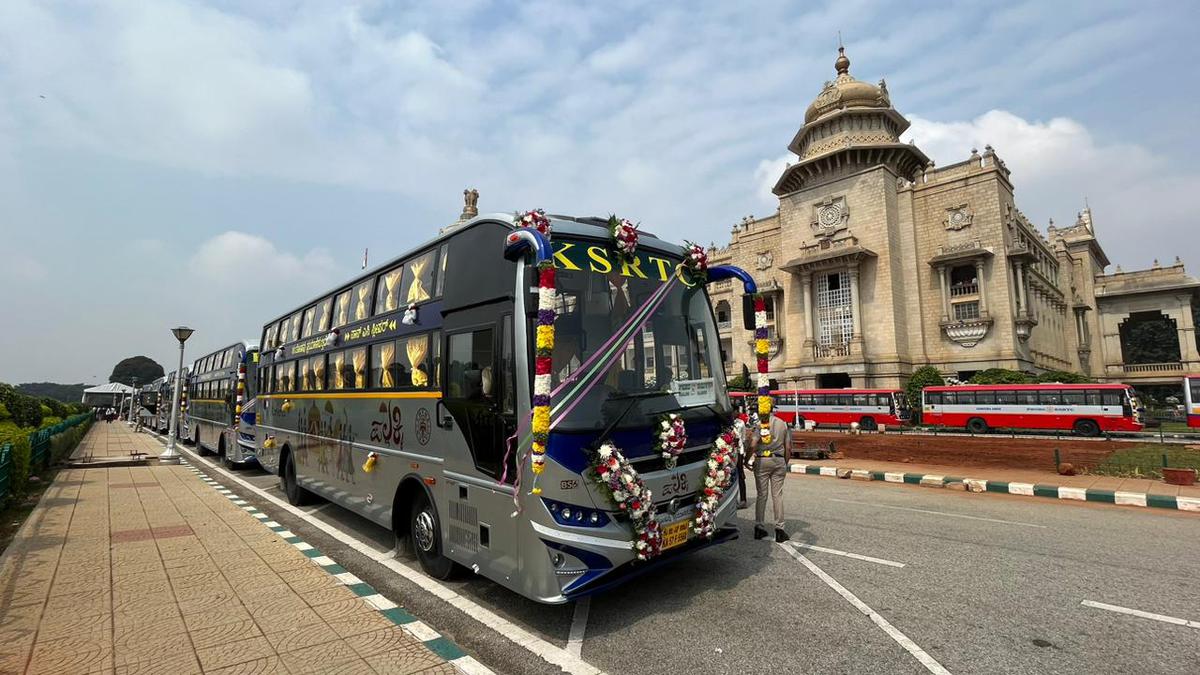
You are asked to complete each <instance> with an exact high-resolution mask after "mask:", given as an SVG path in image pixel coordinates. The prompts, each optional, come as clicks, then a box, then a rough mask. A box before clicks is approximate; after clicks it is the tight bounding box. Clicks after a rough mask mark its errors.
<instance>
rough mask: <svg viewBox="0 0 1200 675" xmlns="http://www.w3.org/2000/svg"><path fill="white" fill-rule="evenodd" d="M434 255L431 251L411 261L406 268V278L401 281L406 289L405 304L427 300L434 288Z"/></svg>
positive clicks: (402, 286) (401, 284)
mask: <svg viewBox="0 0 1200 675" xmlns="http://www.w3.org/2000/svg"><path fill="white" fill-rule="evenodd" d="M433 257H434V252H433V251H430V252H429V253H426V254H425V255H423V256H421V257H419V258H417V259H415V260H413V261H411V262H409V263H408V265H407V266H406V267H405V268H404V279H403V281H402V282H401V283H400V286H401V288H403V289H404V304H406V305H407V304H412V303H414V302H425V301H426V300H428V299H429V298H430V297H431V296H430V293H431V292H432V290H433Z"/></svg>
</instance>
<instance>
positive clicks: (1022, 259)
mask: <svg viewBox="0 0 1200 675" xmlns="http://www.w3.org/2000/svg"><path fill="white" fill-rule="evenodd" d="M834 68H835V70H836V73H837V76H836V78H835V79H834V80H833V81H831V82H826V83H825V86H824V87H823V88H822V89H821V91H820V93H819V94H817V97H816V99H815V100H814V101H813V102H812V105H810V106H809V107H808V109H807V111H806V112H805V115H804V124H803V125H802V126H801V127H800V129H799V131H797V132H796V135H795V137H794V138H793V139H792V140H791V143H790V144H789V145H788V149H789V150H790V151H791V152H792V153H794V154H795V155H796V159H795V160H794V161H792V162H790V163H789V164H788V166H787V168H786V169H784V171H783V173H782V174H781V175H780V176H779V179H778V181H776V183H775V186H774V189H773V192H774V193H775V195H776V196H777V197H778V198H779V209H778V211H777V212H776V213H774V214H772V215H769V216H766V217H762V218H753V217H747V218H745V219H743V221H742V222H741V223H739V224H737V225H735V226H734V228H733V232H732V234H731V239H730V242H729V244H728V245H727V246H724V247H716V248H713V249H712V250H710V252H709V253H710V258H711V264H724V263H732V264H735V265H739V266H741V267H743V268H745V269H747V270H751V271H752V272H753V273H754V274H755V276H756V278H757V279H758V281H759V285H760V288H761V289H762V290H763V291H764V292H765V293H766V295H767V298H768V307H769V309H768V320H769V322H770V324H771V325H770V328H769V333H770V345H771V349H770V373H771V376H772V377H773V378H775V379H777V380H778V381H779V383H780V386H798V387H805V388H810V387H849V386H853V387H899V386H902V385H903V384H904V382H905V381H906V380H907V379H908V377H909V375H910V374H911V373H912V372H913V370H915V369H916V368H919V367H921V366H925V365H933V366H935V367H937V368H938V369H939V370H940V371H941V372H942V373H943V375H946V376H949V377H957V378H961V379H966V378H968V377H970V375H972V374H974V373H975V372H978V371H980V370H984V369H987V368H997V367H998V368H1008V369H1013V370H1021V371H1026V372H1030V373H1039V372H1044V371H1051V370H1065V371H1074V372H1080V373H1084V374H1086V375H1089V376H1091V377H1094V378H1096V379H1100V380H1109V381H1126V382H1131V383H1144V384H1169V383H1178V382H1179V381H1180V377H1181V376H1182V375H1183V374H1184V373H1197V372H1200V354H1198V351H1197V342H1196V332H1195V324H1194V321H1193V316H1194V312H1193V308H1194V307H1195V306H1196V305H1197V294H1198V293H1200V280H1197V279H1195V278H1193V277H1191V276H1189V275H1188V274H1187V273H1186V272H1185V270H1184V267H1183V264H1182V263H1181V262H1179V260H1178V259H1176V262H1175V264H1172V265H1168V266H1161V265H1158V264H1157V263H1156V264H1155V267H1153V268H1151V269H1148V270H1139V271H1136V272H1124V271H1121V270H1120V268H1117V271H1116V272H1113V273H1108V272H1106V270H1107V268H1108V267H1109V265H1110V263H1109V259H1108V256H1107V255H1106V253H1105V251H1104V248H1103V247H1102V246H1101V243H1100V240H1099V239H1098V238H1097V235H1096V228H1095V225H1094V223H1093V221H1092V213H1091V211H1090V209H1087V208H1085V209H1084V210H1083V211H1081V212H1080V213H1079V214H1078V216H1077V219H1076V221H1075V223H1074V224H1072V225H1071V226H1069V227H1065V228H1056V227H1054V226H1053V225H1051V226H1050V227H1048V228H1047V229H1046V231H1045V232H1042V231H1041V230H1039V229H1038V228H1037V227H1036V226H1035V225H1034V224H1033V223H1031V222H1030V221H1029V220H1028V219H1027V218H1026V217H1025V216H1024V215H1023V214H1022V213H1021V211H1020V210H1019V209H1018V208H1017V205H1016V201H1015V199H1014V195H1013V182H1012V177H1011V174H1010V171H1009V169H1008V168H1007V167H1006V166H1005V163H1004V161H1003V160H1002V159H1001V158H1000V156H999V154H998V153H997V151H996V150H995V149H993V148H992V147H991V146H986V147H984V148H983V152H982V153H980V152H979V151H978V150H974V149H973V150H971V153H970V155H969V156H968V157H966V158H965V159H964V160H963V161H961V162H958V163H955V164H950V165H948V166H942V167H935V166H934V164H933V162H932V161H931V160H930V159H929V158H928V157H927V156H926V155H925V154H924V153H923V152H921V149H920V148H918V147H917V146H916V145H914V144H912V143H911V142H908V143H906V142H903V141H901V140H900V136H901V134H903V133H904V131H905V130H906V129H907V128H908V126H909V123H908V120H906V119H905V118H904V116H903V115H901V114H900V113H899V112H897V110H896V109H895V108H894V107H893V106H892V101H891V95H890V93H889V92H888V89H887V84H886V83H885V82H884V81H883V80H880V81H879V83H878V84H870V83H867V82H862V81H859V80H857V79H855V78H854V77H852V76H851V75H850V60H849V59H848V58H847V57H846V55H845V52H844V49H839V50H838V57H837V60H836V62H835V64H834ZM711 291H712V293H713V303H714V306H715V307H716V308H717V318H718V323H719V325H720V329H721V341H722V347H723V349H724V352H725V354H726V370H727V371H728V372H729V373H730V375H737V374H738V373H739V372H741V367H742V365H743V364H748V365H751V366H752V365H753V363H754V357H753V350H752V345H751V344H750V342H749V340H748V339H746V337H745V336H746V333H745V331H744V330H742V329H741V325H740V324H741V297H740V291H739V290H738V289H737V288H735V287H734V286H733V285H731V284H729V283H728V282H724V283H722V284H716V285H714V287H713V288H712V289H711ZM1146 321H1152V322H1158V324H1159V325H1161V326H1164V327H1166V329H1167V330H1172V331H1174V334H1175V336H1176V337H1177V338H1178V343H1179V349H1178V358H1166V359H1165V360H1164V359H1163V358H1162V357H1161V356H1160V357H1159V360H1157V361H1155V362H1153V363H1146V362H1140V363H1134V362H1132V361H1136V360H1138V359H1136V358H1127V357H1129V356H1130V355H1129V352H1130V351H1131V350H1130V349H1129V346H1128V344H1127V342H1126V341H1125V340H1124V336H1126V335H1128V333H1129V331H1130V330H1131V329H1132V328H1133V326H1135V325H1136V324H1138V323H1140V322H1146ZM1167 356H1168V357H1170V356H1171V355H1170V354H1168V355H1167ZM1143 361H1144V360H1143Z"/></svg>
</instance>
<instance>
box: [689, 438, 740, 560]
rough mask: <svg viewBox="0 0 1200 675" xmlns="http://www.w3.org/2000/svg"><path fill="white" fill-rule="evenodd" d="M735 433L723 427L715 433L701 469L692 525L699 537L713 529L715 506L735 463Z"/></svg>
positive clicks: (714, 531)
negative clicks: (701, 484) (703, 466)
mask: <svg viewBox="0 0 1200 675" xmlns="http://www.w3.org/2000/svg"><path fill="white" fill-rule="evenodd" d="M736 457H737V436H736V434H735V432H733V431H730V430H725V431H723V432H721V434H720V435H719V436H717V440H716V441H715V442H714V443H713V449H712V452H711V453H709V455H708V463H707V465H706V467H707V468H706V470H705V473H704V488H703V489H702V490H701V494H700V502H699V503H698V504H697V505H696V519H695V520H694V521H692V529H693V530H694V531H695V532H696V534H698V535H700V536H701V537H705V538H708V539H711V538H712V536H713V535H714V534H716V532H717V522H716V516H717V506H718V505H719V504H720V503H721V498H722V497H724V496H725V491H726V490H727V489H729V486H730V485H732V484H733V476H734V473H733V472H734V468H735V467H736V466H737V459H736Z"/></svg>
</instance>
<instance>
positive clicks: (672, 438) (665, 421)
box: [654, 413, 688, 469]
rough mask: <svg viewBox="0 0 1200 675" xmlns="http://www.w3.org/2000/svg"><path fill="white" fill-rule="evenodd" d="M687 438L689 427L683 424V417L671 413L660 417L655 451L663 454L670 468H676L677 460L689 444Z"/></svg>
mask: <svg viewBox="0 0 1200 675" xmlns="http://www.w3.org/2000/svg"><path fill="white" fill-rule="evenodd" d="M687 439H688V437H687V429H686V428H685V427H684V426H683V418H682V417H680V416H679V415H676V414H675V413H671V414H669V415H663V416H661V417H659V418H658V433H657V434H656V435H655V440H654V451H655V452H657V453H660V454H661V455H662V458H663V460H664V461H665V463H666V466H667V468H668V469H674V468H675V462H676V461H678V459H679V455H681V454H683V449H684V448H685V447H686V446H687Z"/></svg>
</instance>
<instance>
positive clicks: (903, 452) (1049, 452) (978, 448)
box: [795, 431, 1137, 471]
mask: <svg viewBox="0 0 1200 675" xmlns="http://www.w3.org/2000/svg"><path fill="white" fill-rule="evenodd" d="M795 438H796V440H797V441H804V442H805V443H807V444H808V445H825V444H827V443H829V442H830V441H833V443H834V444H835V445H836V446H837V449H838V450H839V451H841V452H843V453H845V456H846V457H847V458H851V459H870V460H876V461H882V462H912V463H914V464H941V465H945V466H962V467H972V468H982V469H989V468H990V469H1001V468H1002V469H1034V470H1042V471H1054V470H1055V465H1054V449H1055V448H1058V450H1059V456H1060V459H1061V461H1063V462H1070V463H1072V464H1074V465H1075V467H1080V466H1094V465H1095V464H1097V463H1098V462H1101V461H1103V460H1104V459H1105V458H1106V457H1108V456H1109V455H1111V454H1112V453H1113V452H1115V451H1117V450H1120V449H1121V448H1124V447H1130V446H1131V445H1137V443H1127V442H1121V441H1083V440H1078V439H1060V440H1056V439H1052V438H1050V439H1047V438H1037V439H1033V438H1012V437H1006V436H1000V435H996V436H975V437H971V436H932V435H929V436H926V435H910V434H903V435H901V434H862V435H857V436H856V435H852V434H837V433H828V432H820V431H812V432H800V433H797V434H796V436H795Z"/></svg>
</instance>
